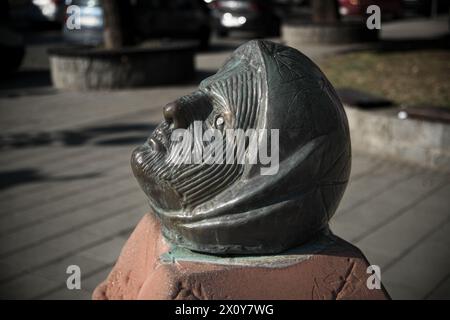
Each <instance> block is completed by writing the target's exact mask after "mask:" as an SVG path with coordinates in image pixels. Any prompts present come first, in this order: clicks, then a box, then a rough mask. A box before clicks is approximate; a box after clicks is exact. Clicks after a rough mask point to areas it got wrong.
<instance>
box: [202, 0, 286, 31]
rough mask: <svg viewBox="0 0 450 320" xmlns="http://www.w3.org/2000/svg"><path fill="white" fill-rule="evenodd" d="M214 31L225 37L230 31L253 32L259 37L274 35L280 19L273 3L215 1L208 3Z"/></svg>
mask: <svg viewBox="0 0 450 320" xmlns="http://www.w3.org/2000/svg"><path fill="white" fill-rule="evenodd" d="M210 8H211V9H212V16H213V19H214V29H215V30H216V32H217V33H218V34H219V35H221V36H225V35H227V34H228V33H229V31H232V30H242V31H253V32H257V33H259V34H260V35H276V34H278V32H279V28H280V18H279V17H278V15H277V14H276V13H275V5H274V2H273V1H270V0H267V1H264V0H259V1H258V0H215V1H213V2H211V3H210Z"/></svg>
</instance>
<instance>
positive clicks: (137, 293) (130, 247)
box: [93, 214, 389, 300]
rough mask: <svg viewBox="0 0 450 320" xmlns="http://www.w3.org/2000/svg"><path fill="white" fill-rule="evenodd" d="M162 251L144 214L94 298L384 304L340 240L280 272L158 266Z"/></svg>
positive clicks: (155, 226) (358, 259) (152, 221)
mask: <svg viewBox="0 0 450 320" xmlns="http://www.w3.org/2000/svg"><path fill="white" fill-rule="evenodd" d="M167 250H168V245H167V244H166V243H165V241H164V239H163V238H162V237H161V233H160V226H159V223H158V221H157V219H156V218H154V217H153V215H151V214H147V215H145V216H144V218H143V219H142V220H141V221H140V222H139V224H138V226H137V227H136V229H135V230H134V232H133V233H132V235H131V236H130V238H129V239H128V241H127V243H126V244H125V246H124V248H123V249H122V252H121V254H120V257H119V259H118V261H117V263H116V265H115V266H114V268H113V270H112V271H111V273H110V274H109V276H108V278H107V279H106V280H105V281H104V282H103V283H101V284H100V285H99V286H98V287H97V288H96V289H95V291H94V293H93V299H99V300H110V299H389V295H388V294H387V292H386V291H385V289H384V288H381V289H373V290H369V289H368V288H367V286H366V281H367V278H368V277H369V276H370V275H369V274H367V273H366V269H367V267H368V265H369V263H368V262H367V260H366V258H365V257H364V255H363V254H362V253H361V251H359V250H358V249H357V248H356V247H354V246H353V245H351V244H349V243H348V242H346V241H344V240H342V239H338V241H337V242H336V243H335V244H334V245H332V246H330V247H328V248H327V249H325V250H324V251H322V252H320V253H319V254H314V255H313V256H312V257H311V258H309V259H307V260H305V261H302V262H298V263H296V264H294V265H291V266H288V267H283V268H264V267H248V266H224V265H214V264H210V263H198V262H176V263H161V262H160V261H159V256H160V255H161V254H162V253H164V252H167Z"/></svg>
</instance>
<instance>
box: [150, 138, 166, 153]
mask: <svg viewBox="0 0 450 320" xmlns="http://www.w3.org/2000/svg"><path fill="white" fill-rule="evenodd" d="M147 143H148V146H149V147H150V149H152V150H153V151H155V152H162V151H166V147H165V146H164V144H163V143H162V142H161V141H160V140H159V139H157V138H156V137H150V138H148V140H147Z"/></svg>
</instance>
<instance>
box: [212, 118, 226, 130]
mask: <svg viewBox="0 0 450 320" xmlns="http://www.w3.org/2000/svg"><path fill="white" fill-rule="evenodd" d="M214 124H215V126H216V129H220V130H222V129H223V127H224V125H225V120H224V119H223V117H222V116H217V118H216V121H215V122H214Z"/></svg>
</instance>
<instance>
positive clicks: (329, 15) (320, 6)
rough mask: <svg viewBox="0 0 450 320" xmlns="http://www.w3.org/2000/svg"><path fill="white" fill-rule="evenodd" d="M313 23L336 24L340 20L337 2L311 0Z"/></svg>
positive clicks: (335, 0) (332, 0)
mask: <svg viewBox="0 0 450 320" xmlns="http://www.w3.org/2000/svg"><path fill="white" fill-rule="evenodd" d="M312 11H313V22H315V23H337V22H339V20H340V14H339V1H338V0H312Z"/></svg>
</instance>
